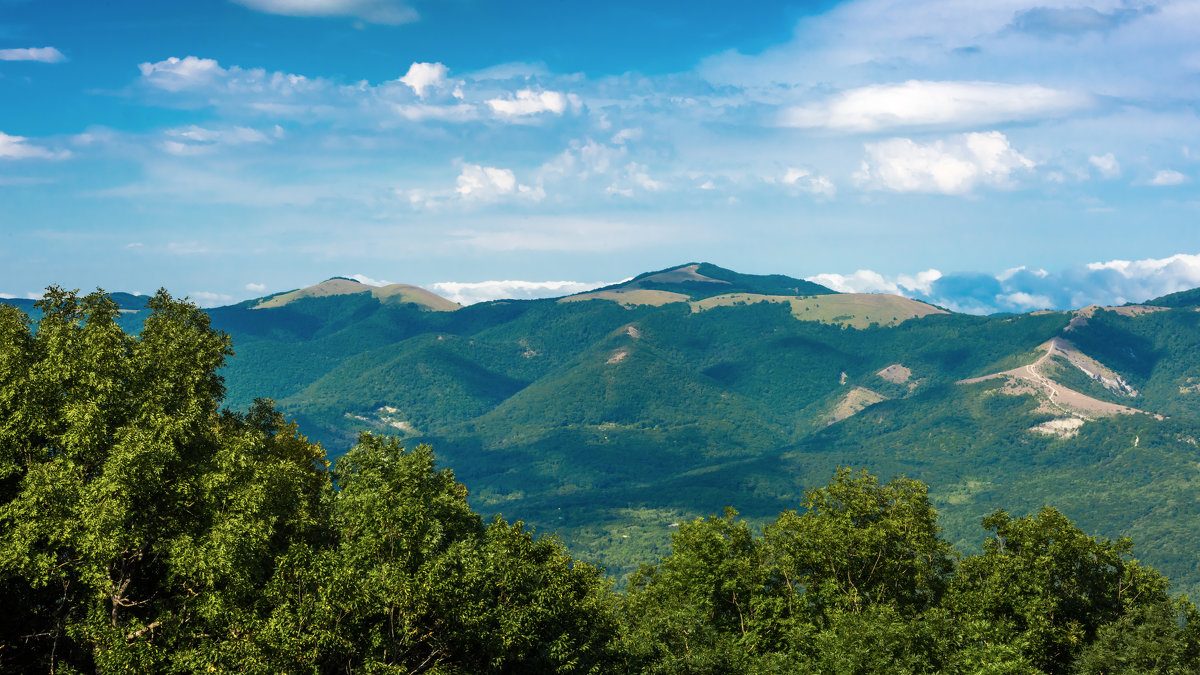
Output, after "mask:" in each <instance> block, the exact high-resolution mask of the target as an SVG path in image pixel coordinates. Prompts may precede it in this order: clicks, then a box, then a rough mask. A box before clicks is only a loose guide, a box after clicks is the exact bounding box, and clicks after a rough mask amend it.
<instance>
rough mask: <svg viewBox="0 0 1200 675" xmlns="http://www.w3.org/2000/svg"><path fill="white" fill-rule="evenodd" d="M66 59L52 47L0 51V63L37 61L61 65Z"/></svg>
mask: <svg viewBox="0 0 1200 675" xmlns="http://www.w3.org/2000/svg"><path fill="white" fill-rule="evenodd" d="M66 60H67V57H66V56H65V55H63V53H62V52H60V51H58V50H57V49H55V48H54V47H26V48H23V49H0V61H38V62H41V63H61V62H63V61H66Z"/></svg>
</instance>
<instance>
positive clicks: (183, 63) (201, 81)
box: [138, 56, 241, 92]
mask: <svg viewBox="0 0 1200 675" xmlns="http://www.w3.org/2000/svg"><path fill="white" fill-rule="evenodd" d="M240 70H241V69H240V68H238V67H237V66H234V68H233V69H232V70H226V69H224V68H222V67H221V64H219V63H217V62H216V61H215V60H214V59H201V58H197V57H195V56H185V57H184V58H182V59H181V58H179V57H177V56H172V57H170V58H168V59H165V60H163V61H158V62H156V63H140V64H138V71H140V72H141V74H142V79H143V80H144V81H145V82H146V83H147V84H150V85H151V86H153V87H157V88H159V89H163V90H166V91H171V92H179V91H184V90H187V89H196V88H199V87H205V86H209V85H211V84H212V83H214V82H216V81H217V80H219V79H222V78H224V77H226V76H228V75H230V74H231V73H233V72H237V71H240Z"/></svg>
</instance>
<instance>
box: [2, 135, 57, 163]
mask: <svg viewBox="0 0 1200 675" xmlns="http://www.w3.org/2000/svg"><path fill="white" fill-rule="evenodd" d="M70 156H71V151H70V150H50V149H48V148H44V147H42V146H40V145H34V144H32V143H30V142H29V139H28V138H25V137H24V136H9V135H8V134H6V133H4V132H3V131H0V159H66V158H67V157H70Z"/></svg>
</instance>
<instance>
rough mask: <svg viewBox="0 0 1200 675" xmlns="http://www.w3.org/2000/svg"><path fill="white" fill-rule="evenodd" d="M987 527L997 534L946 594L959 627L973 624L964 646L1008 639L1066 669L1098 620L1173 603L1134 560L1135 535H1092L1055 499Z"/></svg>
mask: <svg viewBox="0 0 1200 675" xmlns="http://www.w3.org/2000/svg"><path fill="white" fill-rule="evenodd" d="M983 526H984V527H985V528H987V529H989V530H992V531H993V533H994V535H993V536H992V537H990V538H988V539H987V540H986V541H985V542H984V546H983V549H984V550H983V553H982V554H980V555H974V556H969V557H967V558H966V559H964V560H963V561H962V564H961V565H960V568H959V570H958V573H957V574H956V575H955V577H954V580H953V583H952V584H951V586H950V590H949V591H948V592H947V596H946V602H945V607H946V609H947V610H948V611H949V612H951V613H952V615H953V616H954V620H955V623H956V625H957V626H960V627H963V626H966V627H972V626H973V627H975V630H972V631H970V632H969V633H966V632H964V633H963V634H962V635H961V636H960V637H962V640H961V643H960V646H961V648H963V649H968V650H970V649H972V648H977V647H978V646H979V645H981V644H983V645H987V644H997V643H1001V644H1008V645H1012V646H1014V647H1016V648H1018V649H1019V650H1020V651H1021V652H1022V653H1023V654H1024V655H1025V657H1026V658H1028V659H1029V661H1030V662H1031V663H1032V664H1033V665H1034V666H1036V667H1037V668H1040V669H1041V670H1043V671H1046V672H1050V673H1062V672H1067V671H1069V669H1070V667H1071V664H1072V663H1073V662H1074V660H1075V658H1076V657H1077V656H1079V655H1080V653H1081V652H1082V651H1083V650H1084V648H1085V647H1086V646H1087V645H1089V644H1092V643H1093V642H1094V641H1095V640H1096V639H1097V635H1098V633H1099V631H1100V630H1101V629H1102V628H1104V627H1105V626H1110V625H1111V624H1113V623H1114V622H1122V621H1126V622H1128V621H1130V620H1132V619H1131V618H1130V617H1135V616H1143V612H1145V611H1149V610H1144V609H1143V608H1148V607H1160V606H1162V605H1164V603H1165V604H1169V603H1170V598H1169V596H1168V594H1167V580H1166V578H1164V577H1163V576H1162V575H1160V574H1159V573H1158V572H1156V571H1154V570H1153V569H1152V568H1149V567H1143V566H1142V565H1140V564H1138V562H1137V560H1136V559H1134V558H1133V556H1132V546H1133V545H1132V542H1131V541H1130V540H1129V539H1126V538H1123V539H1119V540H1117V541H1110V540H1108V539H1101V538H1096V537H1091V536H1088V535H1087V534H1084V533H1083V532H1081V531H1080V530H1079V529H1078V528H1077V527H1075V525H1074V524H1073V523H1072V522H1071V521H1070V520H1068V519H1067V518H1066V516H1064V515H1063V514H1061V513H1059V512H1058V511H1057V510H1055V509H1052V508H1044V509H1042V510H1041V511H1040V512H1039V513H1038V514H1037V515H1034V516H1025V517H1022V518H1013V517H1011V516H1009V515H1008V514H1007V513H1005V512H1004V511H997V512H996V513H994V514H992V515H990V516H988V517H987V518H985V519H984V520H983ZM1138 623H1143V624H1144V623H1145V620H1144V619H1141V620H1139V621H1135V625H1136V624H1138ZM1120 625H1121V624H1119V623H1118V626H1117V627H1113V628H1110V629H1109V633H1111V632H1112V631H1118V632H1120V631H1121V630H1122V629H1121V628H1120ZM1126 632H1127V631H1126ZM1111 639H1115V634H1114V635H1113V636H1112V637H1111V638H1110V640H1111Z"/></svg>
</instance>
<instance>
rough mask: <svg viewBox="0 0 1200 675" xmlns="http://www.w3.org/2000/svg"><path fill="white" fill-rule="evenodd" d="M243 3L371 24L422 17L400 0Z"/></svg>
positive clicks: (268, 10) (240, 0) (260, 8)
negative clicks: (354, 19) (347, 18)
mask: <svg viewBox="0 0 1200 675" xmlns="http://www.w3.org/2000/svg"><path fill="white" fill-rule="evenodd" d="M233 1H234V2H236V3H237V4H239V5H243V6H245V7H249V8H250V9H254V10H257V11H260V12H266V13H268V14H282V15H285V16H308V17H352V18H356V19H362V20H363V21H367V22H370V23H379V24H386V25H399V24H403V23H410V22H412V21H416V20H417V19H418V18H419V16H418V14H417V12H416V10H414V9H413V8H412V7H410V6H409V5H408V4H407V3H404V2H398V1H397V0H233Z"/></svg>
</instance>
